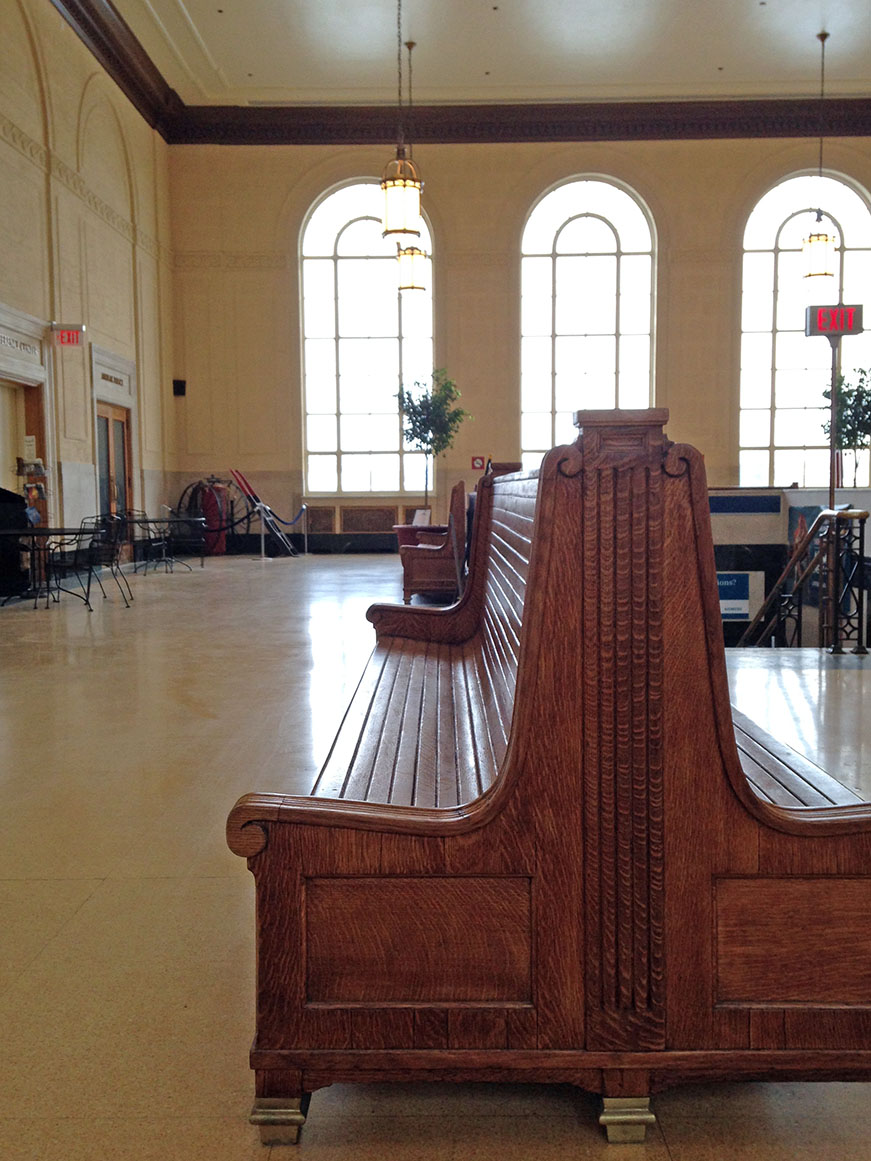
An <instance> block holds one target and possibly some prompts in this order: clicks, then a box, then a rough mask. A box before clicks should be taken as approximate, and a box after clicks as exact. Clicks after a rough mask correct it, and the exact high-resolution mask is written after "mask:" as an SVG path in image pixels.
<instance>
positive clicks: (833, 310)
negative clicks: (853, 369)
mask: <svg viewBox="0 0 871 1161" xmlns="http://www.w3.org/2000/svg"><path fill="white" fill-rule="evenodd" d="M804 333H805V334H806V335H808V336H815V335H819V336H820V337H822V338H826V339H828V340H829V342H830V343H831V346H832V387H831V411H830V414H829V508H834V506H835V480H836V478H837V458H836V457H837V455H838V447H837V435H836V432H837V415H838V349H839V347H840V345H841V339H842V338H843V337H844V335H861V334H862V306H861V304H860V305H857V306H847V305H845V304H844V303H843V302H839V303H836V304H835V305H834V306H831V305H828V306H809V307H807V308H806V309H805V313H804Z"/></svg>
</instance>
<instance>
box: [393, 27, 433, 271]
mask: <svg viewBox="0 0 871 1161" xmlns="http://www.w3.org/2000/svg"><path fill="white" fill-rule="evenodd" d="M405 47H406V48H407V49H408V112H409V115H410V114H411V106H412V101H413V97H412V72H411V51H412V49H413V48H414V41H413V40H407V41H406V42H405ZM419 234H420V208H419V207H418V236H419ZM396 257H397V258H398V259H399V289H400V290H426V282H427V274H428V273H429V254H427V252H426V251H425V250H422V249H421V248H420V246H419V245H418V244H417V242H416V240H414V239H409V240H408V241H407V242H405V244H404V245H403V242H397V244H396Z"/></svg>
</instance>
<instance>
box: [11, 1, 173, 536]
mask: <svg viewBox="0 0 871 1161" xmlns="http://www.w3.org/2000/svg"><path fill="white" fill-rule="evenodd" d="M0 24H2V27H3V36H2V37H0V253H2V262H0V304H2V305H3V306H5V307H8V308H10V309H11V310H12V311H16V312H21V313H23V314H25V315H29V316H32V317H33V318H35V319H38V320H40V321H41V322H43V323H49V322H51V321H52V320H57V321H59V322H65V323H80V322H83V323H85V324H86V326H87V333H86V338H87V340H89V341H90V342H93V343H95V344H97V345H98V346H100V347H102V348H104V349H107V350H110V351H112V352H114V353H115V354H117V355H119V356H122V357H123V358H126V359H129V360H131V361H133V362H134V363H135V364H136V367H137V382H138V392H137V399H136V401H135V406H136V411H137V421H138V422H137V425H136V430H137V433H138V440H139V448H138V456H137V457H136V458H137V460H138V463H139V465H140V471H139V473H138V476H139V478H138V479H136V480H135V481H134V496H135V499H136V501H137V506H145V504H146V503H148V502H151V503H156V502H158V501H159V499H162V498H163V493H164V476H163V473H164V467H165V456H166V446H167V441H166V436H165V430H164V428H165V423H166V417H165V415H164V398H165V394H166V390H165V388H166V387H167V386H168V384H169V378H168V376H169V375H170V366H171V362H172V358H171V352H172V346H171V344H172V335H171V326H170V321H171V295H172V276H171V275H172V272H171V262H170V257H171V255H170V248H169V201H168V178H167V155H168V149H167V146H166V145H165V143H164V142H163V141H162V139H161V138H160V137H159V136H158V135H157V134H156V133H154V132H153V131H152V130H151V129H150V128H149V127H148V125H147V124H146V123H145V121H143V119H142V118H141V117H140V116H139V114H138V113H137V112H136V111H135V110H134V109H133V107H132V106H131V105H130V103H129V102H128V101H127V99H126V98H125V97H124V96H123V95H122V94H121V93H120V91H119V90H118V88H117V87H116V86H115V85H114V84H113V83H112V82H111V81H110V80H109V79H108V78H107V77H106V75H105V73H104V72H103V70H102V69H101V68H100V67H99V66H98V65H97V64H96V62H95V61H94V58H93V57H92V56H91V54H90V53H89V52H88V50H87V49H86V48H85V47H84V45H83V44H82V43H81V42H80V40H79V39H78V37H77V36H76V35H75V34H74V33H73V31H72V30H71V29H70V28H69V27H68V25H67V24H66V23H65V21H64V20H63V19H62V18H61V16H60V15H59V14H58V12H57V11H56V10H55V9H54V8H53V7H52V6H51V5H50V4H43V3H40V4H33V3H27V2H25V0H0ZM48 351H49V357H50V359H51V362H52V367H51V370H52V375H51V379H52V382H53V386H54V391H53V397H52V400H51V402H50V406H51V408H52V409H53V411H54V414H53V415H52V416H50V417H48V418H49V424H48V427H49V430H50V433H51V442H52V443H53V446H52V447H50V448H49V449H48V457H49V459H51V460H53V461H54V464H53V465H52V466H53V467H54V466H56V467H57V469H58V470H57V473H56V481H57V483H56V494H55V495H54V496H52V497H51V498H50V519H52V520H59V521H63V522H64V523H67V524H69V523H72V522H77V521H78V520H79V518H80V517H81V516H83V515H86V514H90V513H93V512H94V511H95V505H96V487H95V470H94V460H95V454H94V399H93V392H92V387H91V378H90V360H89V349H88V345H87V344H86V345H84V346H83V347H82V348H81V349H74V348H69V349H61V348H59V349H52V348H48ZM0 370H2V368H0Z"/></svg>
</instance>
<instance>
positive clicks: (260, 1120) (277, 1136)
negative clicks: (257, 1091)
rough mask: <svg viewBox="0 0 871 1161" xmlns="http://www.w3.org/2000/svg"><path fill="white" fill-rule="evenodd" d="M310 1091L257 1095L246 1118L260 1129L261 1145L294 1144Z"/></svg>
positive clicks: (306, 1109)
mask: <svg viewBox="0 0 871 1161" xmlns="http://www.w3.org/2000/svg"><path fill="white" fill-rule="evenodd" d="M310 1101H311V1093H310V1092H306V1093H303V1094H302V1096H300V1097H257V1099H256V1100H255V1101H254V1107H253V1108H252V1109H251V1116H250V1117H249V1118H248V1120H249V1121H250V1122H251V1124H252V1125H257V1127H258V1128H259V1130H260V1143H261V1144H262V1145H296V1144H297V1142H298V1141H299V1133H300V1129H301V1128H302V1127H303V1125H304V1124H305V1118H306V1113H308V1106H309V1102H310Z"/></svg>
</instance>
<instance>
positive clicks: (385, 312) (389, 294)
mask: <svg viewBox="0 0 871 1161" xmlns="http://www.w3.org/2000/svg"><path fill="white" fill-rule="evenodd" d="M338 267H339V270H338V282H339V288H338V289H339V334H340V335H342V336H346V335H354V336H356V335H367V336H368V335H372V336H376V337H379V336H382V335H395V334H396V333H397V330H398V326H399V317H398V310H399V292H398V290H397V288H396V287H397V284H396V258H395V257H393V258H391V259H389V261H388V260H383V259H380V258H379V259H369V260H367V259H365V258H361V259H347V260H345V261H342V262H339V263H338Z"/></svg>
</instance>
